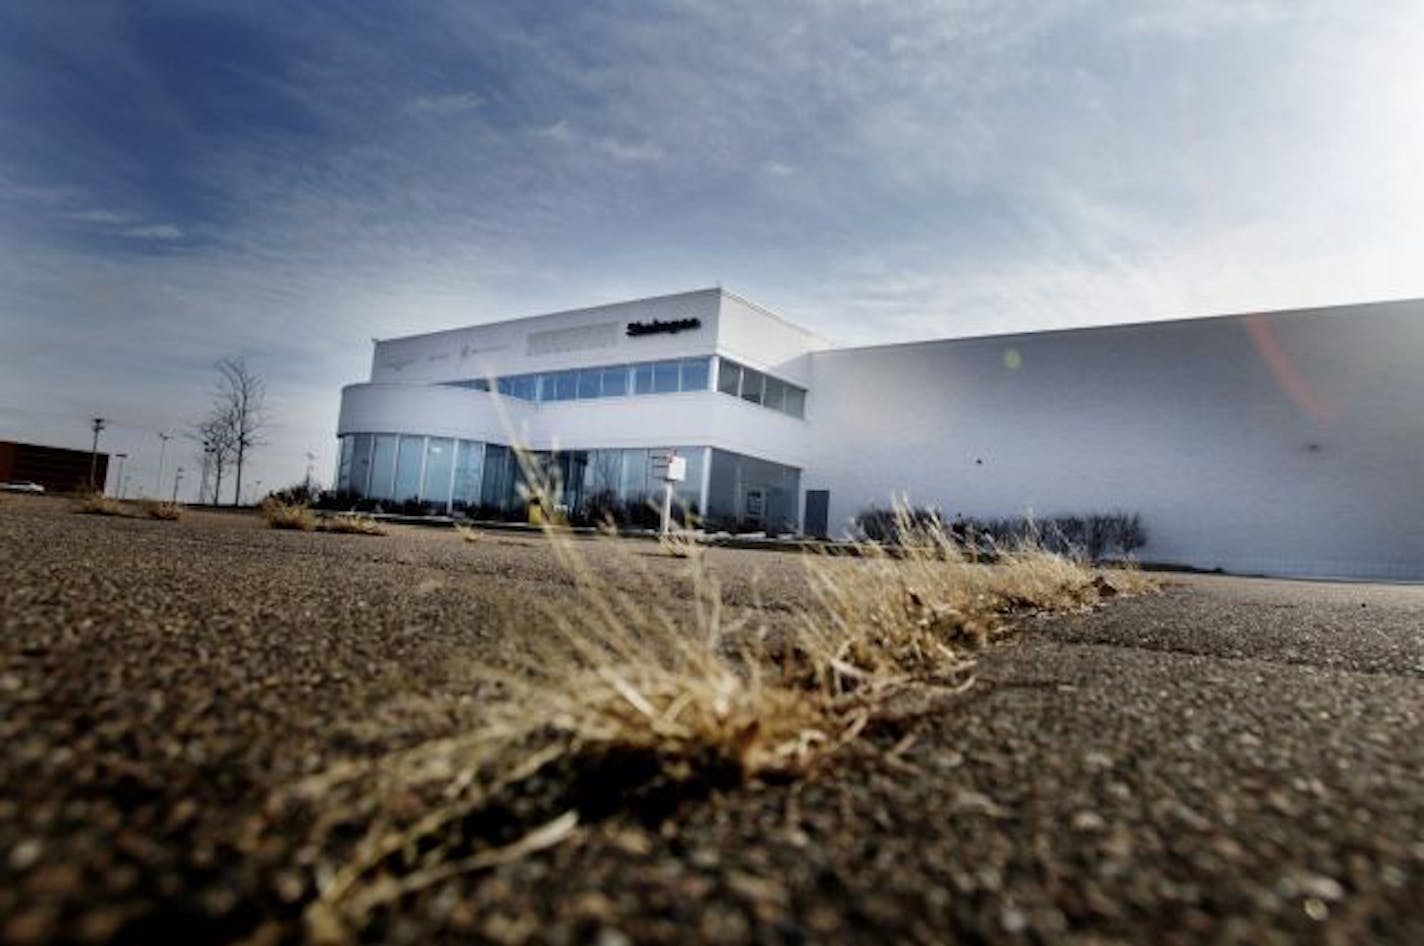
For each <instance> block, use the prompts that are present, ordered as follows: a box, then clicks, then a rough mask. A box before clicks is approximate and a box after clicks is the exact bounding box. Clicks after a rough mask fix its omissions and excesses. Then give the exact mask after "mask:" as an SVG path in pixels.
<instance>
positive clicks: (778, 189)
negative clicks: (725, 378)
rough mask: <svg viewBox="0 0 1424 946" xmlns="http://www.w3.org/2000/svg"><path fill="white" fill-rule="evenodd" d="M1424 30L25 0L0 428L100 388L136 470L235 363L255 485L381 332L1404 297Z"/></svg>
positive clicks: (1346, 18) (720, 7)
mask: <svg viewBox="0 0 1424 946" xmlns="http://www.w3.org/2000/svg"><path fill="white" fill-rule="evenodd" d="M1420 48H1424V5H1420V4H1418V3H1414V2H1381V3H1374V4H1345V3H1338V2H1323V3H1313V2H1310V0H1301V2H1290V3H1251V2H1245V0H1173V2H1161V3H1158V2H1140V3H1137V2H1116V3H1107V2H1060V3H1015V2H1012V0H999V2H969V0H964V2H948V3H931V2H925V3H918V2H909V0H882V2H876V0H864V2H855V3H839V2H829V0H827V2H820V3H809V4H808V3H796V4H786V5H779V4H775V3H770V2H766V0H758V2H741V0H716V2H680V3H668V4H648V3H641V2H626V3H620V2H614V3H543V4H523V3H516V4H509V3H480V2H469V0H460V2H449V3H441V2H422V3H402V4H394V3H391V4H377V3H364V2H356V3H350V2H348V3H341V4H328V3H321V2H304V3H296V4H294V3H261V2H257V3H203V2H190V3H182V4H169V3H146V2H122V3H120V2H113V3H100V2H86V3H78V2H76V3H66V2H52V0H45V2H41V0H33V2H27V0H20V2H18V3H13V4H8V5H6V7H5V9H4V10H3V12H0V326H3V332H4V340H3V343H0V439H4V438H17V439H31V440H39V441H42V442H49V443H58V444H66V445H74V446H87V443H88V435H87V422H86V420H85V419H86V418H87V417H89V416H92V415H96V414H101V415H105V416H109V417H111V418H113V419H114V422H115V425H114V427H113V428H112V429H111V430H110V431H109V432H108V433H107V434H106V436H105V440H104V443H105V445H106V446H107V447H108V448H109V449H111V450H115V451H117V450H125V451H127V452H129V453H130V455H131V459H130V461H129V469H130V471H131V472H132V473H133V475H134V483H135V485H134V486H133V487H131V489H142V490H145V491H152V487H151V486H147V485H146V483H147V482H151V480H152V477H153V474H154V472H155V467H156V462H157V453H158V438H157V436H156V431H157V430H159V429H166V430H181V429H183V428H184V427H185V426H187V425H188V424H190V423H191V421H192V420H194V419H195V418H196V417H198V416H199V415H201V413H202V410H203V407H204V404H205V402H206V399H207V392H208V390H209V388H210V387H211V382H212V380H213V378H214V371H213V368H212V365H213V362H214V361H216V360H217V359H218V358H220V357H222V356H225V355H236V354H242V355H245V356H246V358H247V360H248V362H249V364H250V365H251V366H252V367H253V368H254V369H256V370H257V371H258V372H259V373H260V374H262V375H264V376H265V377H266V378H267V380H268V384H269V388H270V395H269V401H270V406H271V407H272V409H273V414H274V419H275V421H276V422H277V426H276V427H275V429H274V430H273V431H272V433H271V434H270V440H271V443H270V444H269V445H268V446H266V447H265V448H263V449H262V450H261V451H260V452H259V454H258V455H257V458H256V460H255V463H254V467H253V471H252V472H251V473H249V475H248V478H249V482H255V481H256V480H258V479H261V480H262V481H263V482H264V483H265V484H266V485H268V486H271V485H274V484H277V483H285V482H289V481H292V480H295V479H298V478H300V476H301V475H302V472H303V469H304V467H305V460H304V459H303V454H304V453H305V451H307V450H314V451H316V452H317V453H318V454H319V457H320V459H319V460H318V463H317V473H318V475H319V476H322V477H325V476H328V475H329V470H330V467H331V462H332V460H331V456H332V447H333V445H334V428H335V417H336V409H337V402H338V394H339V388H340V386H341V385H342V384H343V383H347V382H350V381H356V380H360V379H362V378H363V377H364V376H365V374H366V373H367V371H368V370H369V357H370V341H369V340H370V338H371V337H373V336H380V337H387V336H392V335H400V334H405V333H410V332H417V331H423V330H429V329H436V328H444V327H450V326H453V325H459V324H467V323H472V322H478V321H486V320H490V319H496V318H503V317H509V316H516V315H526V314H532V313H536V312H541V311H548V310H552V309H558V308H568V307H575V306H581V305H590V304H596V303H599V302H605V301H610V300H614V299H620V298H629V297H635V296H641V295H650V294H655V293H661V292H671V291H678V290H683V289H689V288H698V287H703V286H708V285H715V284H719V283H720V284H722V285H725V286H727V287H729V288H732V289H735V290H736V291H738V292H740V293H741V294H743V295H746V296H749V297H751V298H753V299H755V300H757V301H759V302H761V303H762V304H764V305H767V306H769V307H770V308H772V309H774V310H776V311H778V312H780V313H782V314H784V315H786V316H788V317H789V318H792V319H794V320H797V321H800V322H802V323H803V324H805V325H807V326H808V327H811V328H813V329H815V330H816V331H818V332H819V333H821V334H822V335H824V336H826V337H828V338H830V339H832V340H835V341H839V342H845V343H873V342H878V341H902V340H906V339H912V338H921V337H930V336H942V335H961V334H980V333H985V332H999V331H1016V330H1025V329H1033V328H1046V327H1061V326H1065V325H1083V324H1097V323H1105V322H1115V321H1135V320H1142V319H1150V318H1165V317H1175V316H1183V315H1194V314H1210V313H1220V312H1235V311H1247V310H1252V309H1264V308H1282V307H1290V306H1299V305H1310V304H1319V303H1331V302H1347V301H1359V300H1368V299H1381V298H1398V297H1404V296H1416V295H1424V270H1421V268H1420V266H1419V260H1420V259H1424V253H1421V250H1424V245H1421V244H1424V183H1421V176H1420V174H1419V170H1418V169H1419V168H1421V167H1424V130H1421V117H1420V116H1421V113H1420V111H1419V104H1418V103H1419V102H1421V101H1424V66H1422V65H1421V60H1420V58H1419V56H1418V50H1419V49H1420ZM178 452H179V453H182V454H184V456H183V461H184V462H187V463H188V465H189V466H190V467H191V466H192V462H193V458H192V456H191V448H190V447H188V446H186V445H185V446H184V447H183V448H181V449H180V450H179V451H178ZM170 455H171V454H170ZM172 466H173V461H172V460H170V463H169V469H170V471H171V469H172ZM145 478H147V479H145ZM168 488H171V484H170V487H168ZM185 492H186V489H185Z"/></svg>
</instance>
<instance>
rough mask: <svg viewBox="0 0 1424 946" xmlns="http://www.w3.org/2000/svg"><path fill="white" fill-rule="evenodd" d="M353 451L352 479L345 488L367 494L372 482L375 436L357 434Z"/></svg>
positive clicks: (356, 492)
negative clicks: (372, 451) (372, 448)
mask: <svg viewBox="0 0 1424 946" xmlns="http://www.w3.org/2000/svg"><path fill="white" fill-rule="evenodd" d="M352 439H353V440H354V441H355V445H354V449H352V451H351V479H350V481H349V482H348V483H346V484H344V486H345V488H346V489H347V490H349V491H351V492H353V493H355V494H357V495H358V496H365V495H366V489H367V487H369V486H370V483H371V445H372V443H373V442H374V440H375V438H374V437H372V436H371V435H370V434H357V435H356V436H355V437H353V438H352Z"/></svg>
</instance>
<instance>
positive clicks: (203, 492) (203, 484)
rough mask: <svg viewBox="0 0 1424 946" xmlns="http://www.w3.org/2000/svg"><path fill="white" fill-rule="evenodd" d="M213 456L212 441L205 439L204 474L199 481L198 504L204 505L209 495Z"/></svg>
mask: <svg viewBox="0 0 1424 946" xmlns="http://www.w3.org/2000/svg"><path fill="white" fill-rule="evenodd" d="M212 458H213V445H212V443H211V442H210V441H207V440H204V441H203V476H202V479H200V480H199V481H198V505H200V506H201V505H202V504H203V502H204V498H203V497H205V496H207V495H208V462H209V461H210V460H211V459H212Z"/></svg>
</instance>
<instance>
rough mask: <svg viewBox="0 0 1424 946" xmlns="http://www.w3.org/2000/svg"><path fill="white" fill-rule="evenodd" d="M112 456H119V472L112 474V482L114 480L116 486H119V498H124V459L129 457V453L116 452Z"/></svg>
mask: <svg viewBox="0 0 1424 946" xmlns="http://www.w3.org/2000/svg"><path fill="white" fill-rule="evenodd" d="M114 456H116V457H118V458H119V472H118V473H117V474H116V475H115V476H114V482H115V483H116V484H117V485H118V487H119V498H120V499H123V498H124V461H125V460H127V459H128V458H129V455H128V454H127V453H116V454H114Z"/></svg>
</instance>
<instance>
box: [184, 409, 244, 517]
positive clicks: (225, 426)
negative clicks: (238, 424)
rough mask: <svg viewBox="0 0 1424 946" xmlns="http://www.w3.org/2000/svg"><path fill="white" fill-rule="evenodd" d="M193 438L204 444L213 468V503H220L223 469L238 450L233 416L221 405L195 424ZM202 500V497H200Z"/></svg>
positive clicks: (203, 446) (204, 451) (206, 454)
mask: <svg viewBox="0 0 1424 946" xmlns="http://www.w3.org/2000/svg"><path fill="white" fill-rule="evenodd" d="M192 436H193V439H194V440H197V441H198V442H199V443H201V444H202V448H203V453H204V455H205V456H206V457H207V461H208V462H209V463H211V464H212V468H213V505H214V506H216V505H217V504H218V497H219V496H221V495H222V479H223V470H225V469H227V468H228V466H229V465H230V464H231V463H232V460H233V456H234V454H235V453H236V452H237V438H236V436H235V434H234V432H233V425H232V417H231V416H230V415H229V414H228V413H227V411H225V410H223V409H222V408H221V407H220V406H217V405H215V406H214V407H213V409H212V412H211V413H209V414H208V416H207V417H205V418H204V419H203V420H201V421H199V422H198V423H197V424H195V425H194V426H193V434H192ZM198 498H199V499H200V500H201V499H202V497H201V496H200V497H198Z"/></svg>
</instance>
